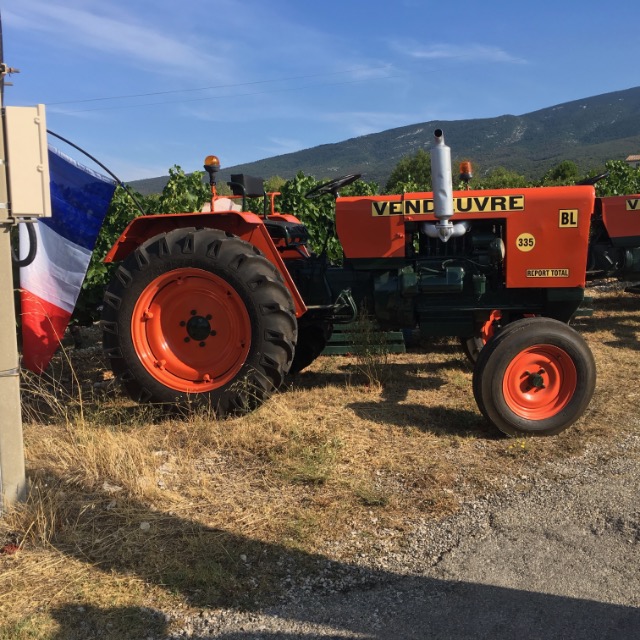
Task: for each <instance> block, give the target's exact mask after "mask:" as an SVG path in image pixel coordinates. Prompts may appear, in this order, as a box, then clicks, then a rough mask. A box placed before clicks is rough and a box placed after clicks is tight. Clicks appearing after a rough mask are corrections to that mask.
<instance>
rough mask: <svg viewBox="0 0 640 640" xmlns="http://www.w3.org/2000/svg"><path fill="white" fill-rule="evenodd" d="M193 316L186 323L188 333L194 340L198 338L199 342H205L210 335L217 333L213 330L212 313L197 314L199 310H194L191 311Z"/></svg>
mask: <svg viewBox="0 0 640 640" xmlns="http://www.w3.org/2000/svg"><path fill="white" fill-rule="evenodd" d="M191 314H192V315H191V318H189V320H188V322H187V323H186V328H187V335H188V336H189V338H191V339H192V340H197V341H198V342H203V341H204V340H206V339H207V338H208V337H209V336H210V335H215V333H214V332H212V331H211V322H209V321H210V320H211V315H207V316H206V317H205V316H200V315H196V314H197V311H195V310H193V311H192V312H191Z"/></svg>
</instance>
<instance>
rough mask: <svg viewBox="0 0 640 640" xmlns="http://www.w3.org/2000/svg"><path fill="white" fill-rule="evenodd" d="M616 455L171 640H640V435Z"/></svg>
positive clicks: (594, 458) (509, 488)
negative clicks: (271, 602)
mask: <svg viewBox="0 0 640 640" xmlns="http://www.w3.org/2000/svg"><path fill="white" fill-rule="evenodd" d="M615 447H616V450H615V451H613V452H612V453H613V455H612V456H609V457H608V458H607V459H601V458H600V457H599V452H597V451H587V452H586V453H585V454H584V455H583V456H581V457H579V458H574V459H570V460H565V461H562V462H554V463H551V464H547V465H545V466H544V468H541V469H537V470H534V471H532V472H531V474H530V475H527V476H521V477H519V478H514V479H512V480H511V481H510V482H509V483H508V485H506V486H505V487H504V490H503V491H501V492H500V493H499V494H498V495H494V496H491V497H487V498H484V499H478V500H476V501H474V502H470V503H468V504H466V505H465V506H464V507H463V509H462V511H461V512H460V513H458V514H456V516H454V517H451V518H449V519H448V520H446V521H445V522H441V523H439V524H437V525H436V524H433V523H426V522H425V523H416V524H415V526H414V528H413V530H412V531H411V532H410V533H409V534H408V535H407V537H406V539H405V540H404V544H403V546H402V547H401V548H399V549H398V545H389V546H388V548H387V547H385V544H384V543H383V542H381V544H380V547H379V549H378V552H377V553H376V554H375V555H371V556H370V557H362V558H360V560H359V562H358V565H357V566H356V565H346V564H343V565H340V564H338V563H331V562H329V561H326V564H327V572H326V574H324V575H323V574H322V572H320V573H319V575H318V576H314V577H313V578H309V577H308V578H305V577H304V576H295V575H294V576H293V577H292V578H291V580H290V582H289V583H288V591H287V595H286V597H285V598H283V602H282V604H280V605H279V606H277V607H273V608H269V609H265V610H261V611H253V612H250V613H247V612H241V611H236V610H231V609H229V610H204V611H201V612H199V613H198V614H197V615H195V616H193V615H192V616H176V617H175V618H174V620H173V623H174V624H173V625H172V628H173V629H176V627H179V630H178V631H175V632H173V633H172V634H171V635H170V636H167V638H170V639H171V640H177V639H178V638H192V639H196V638H197V639H204V638H225V639H228V640H232V639H238V640H240V639H248V638H256V639H258V638H264V639H270V640H271V639H276V638H282V639H285V638H286V639H291V638H305V639H308V640H310V639H315V638H376V639H387V638H388V639H391V638H398V639H404V638H407V639H413V638H429V639H436V638H447V639H466V638H469V639H471V638H473V639H474V640H476V639H483V638H491V639H492V640H495V639H496V638H518V639H521V640H528V639H537V638H539V639H541V640H542V639H544V640H551V639H554V638H562V639H563V640H566V639H573V638H576V639H578V638H579V639H594V640H596V639H597V640H603V639H608V638H611V639H614V638H615V639H616V640H627V639H629V640H631V639H640V554H639V551H640V504H639V501H638V498H639V496H640V491H639V487H640V437H639V436H632V437H628V438H626V439H625V440H624V441H621V442H619V443H618V444H617V445H615ZM527 473H528V472H527ZM170 617H171V616H170Z"/></svg>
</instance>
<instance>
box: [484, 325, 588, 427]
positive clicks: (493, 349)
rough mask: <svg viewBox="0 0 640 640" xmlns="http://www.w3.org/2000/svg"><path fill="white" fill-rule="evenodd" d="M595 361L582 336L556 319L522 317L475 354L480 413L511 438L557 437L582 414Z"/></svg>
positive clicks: (585, 405)
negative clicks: (476, 356) (532, 436)
mask: <svg viewBox="0 0 640 640" xmlns="http://www.w3.org/2000/svg"><path fill="white" fill-rule="evenodd" d="M595 383H596V369H595V361H594V359H593V355H592V353H591V350H590V349H589V347H588V345H587V343H586V342H585V341H584V339H583V338H582V336H581V335H580V334H579V333H578V332H577V331H575V330H574V329H572V328H571V327H569V326H568V325H566V324H564V323H563V322H559V321H558V320H553V319H551V318H542V317H537V318H536V317H533V318H523V319H521V320H516V321H514V322H512V323H510V324H508V325H507V326H506V327H505V328H503V329H502V330H501V331H500V332H498V333H497V334H496V335H495V336H494V337H493V338H492V339H491V340H489V341H488V342H487V344H486V345H485V347H484V348H483V349H482V350H481V351H480V353H479V355H478V361H477V362H476V365H475V368H474V371H473V392H474V396H475V398H476V402H477V404H478V408H479V409H480V411H481V412H482V413H483V415H484V416H485V417H486V418H487V419H488V420H489V421H490V422H492V423H493V424H495V425H496V427H498V429H500V431H502V432H503V433H505V434H507V435H510V436H522V435H536V436H543V435H544V436H549V435H556V434H558V433H560V432H561V431H564V430H565V429H566V428H567V427H569V426H570V425H571V424H573V423H574V422H575V421H576V420H577V419H578V418H580V416H582V414H583V413H584V411H585V410H586V408H587V406H588V404H589V402H590V401H591V397H592V396H593V391H594V389H595Z"/></svg>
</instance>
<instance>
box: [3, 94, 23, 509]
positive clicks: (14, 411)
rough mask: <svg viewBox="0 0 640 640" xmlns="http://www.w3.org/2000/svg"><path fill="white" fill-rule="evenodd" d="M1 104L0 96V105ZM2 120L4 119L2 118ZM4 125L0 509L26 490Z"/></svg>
mask: <svg viewBox="0 0 640 640" xmlns="http://www.w3.org/2000/svg"><path fill="white" fill-rule="evenodd" d="M2 107H3V105H2V100H1V98H0V109H1V108H2ZM3 121H4V119H3ZM8 199H9V197H8V189H7V166H6V150H5V134H4V127H3V126H0V493H1V498H2V500H1V501H0V512H1V511H2V510H4V509H5V508H7V507H8V506H10V505H11V504H13V503H14V502H16V501H17V500H24V499H25V497H26V492H27V483H26V478H25V466H24V445H23V436H22V412H21V408H20V370H19V361H18V346H17V340H16V312H15V306H14V302H13V267H12V264H11V239H10V230H11V227H12V225H13V223H14V220H12V219H11V217H10V215H9V202H8Z"/></svg>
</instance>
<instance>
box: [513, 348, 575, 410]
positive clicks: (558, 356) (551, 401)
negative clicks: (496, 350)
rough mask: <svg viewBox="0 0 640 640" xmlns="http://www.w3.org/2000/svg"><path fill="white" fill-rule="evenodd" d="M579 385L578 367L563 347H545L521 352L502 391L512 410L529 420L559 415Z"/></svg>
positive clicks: (515, 359)
mask: <svg viewBox="0 0 640 640" xmlns="http://www.w3.org/2000/svg"><path fill="white" fill-rule="evenodd" d="M577 384H578V374H577V371H576V367H575V364H574V363H573V360H572V359H571V357H570V356H569V354H568V353H567V352H566V351H565V350H564V349H561V348H560V347H556V346H554V345H549V344H541V345H535V346H532V347H529V348H528V349H524V350H523V351H521V352H520V353H519V354H518V355H517V356H516V357H515V358H514V359H513V360H512V361H511V363H510V364H509V366H508V367H507V370H506V371H505V374H504V379H503V383H502V392H503V394H504V399H505V402H506V403H507V406H508V407H509V409H511V411H513V412H514V413H515V414H516V415H518V416H520V417H521V418H526V419H528V420H544V419H546V418H551V417H552V416H555V415H556V414H558V413H559V412H560V411H562V410H563V409H564V408H565V407H566V406H567V404H569V402H570V400H571V398H572V397H573V395H574V393H575V391H576V388H577Z"/></svg>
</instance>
